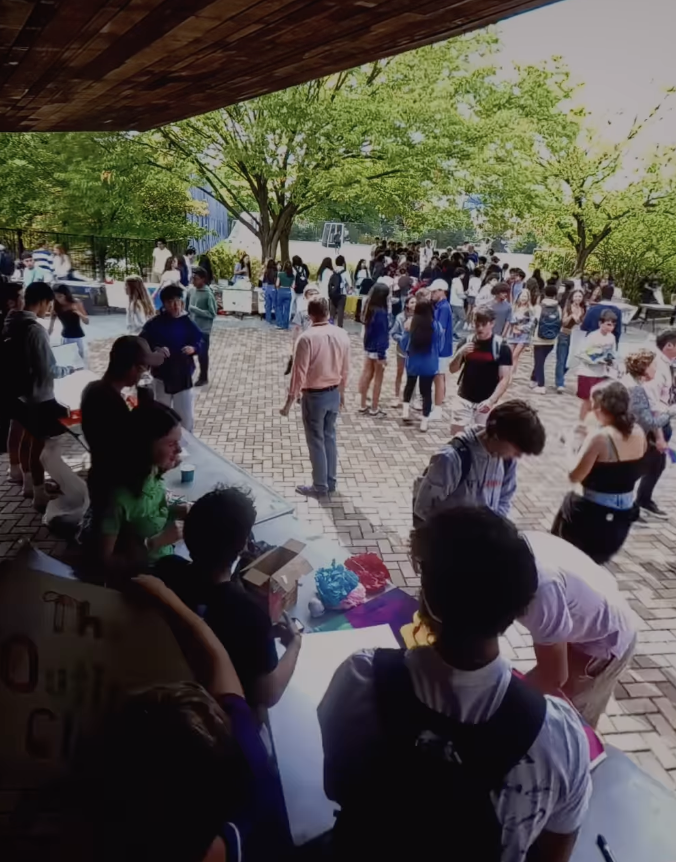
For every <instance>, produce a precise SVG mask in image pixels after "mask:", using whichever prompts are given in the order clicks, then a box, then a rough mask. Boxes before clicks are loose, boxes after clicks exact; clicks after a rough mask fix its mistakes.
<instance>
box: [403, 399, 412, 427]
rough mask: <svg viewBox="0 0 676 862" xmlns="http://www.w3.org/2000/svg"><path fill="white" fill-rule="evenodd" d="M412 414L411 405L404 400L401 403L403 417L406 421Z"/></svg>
mask: <svg viewBox="0 0 676 862" xmlns="http://www.w3.org/2000/svg"><path fill="white" fill-rule="evenodd" d="M410 416H411V405H410V404H407V403H406V402H404V403H403V404H402V405H401V418H402V419H403V420H404V422H408V421H409V420H410Z"/></svg>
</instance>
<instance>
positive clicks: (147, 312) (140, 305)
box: [124, 275, 155, 335]
mask: <svg viewBox="0 0 676 862" xmlns="http://www.w3.org/2000/svg"><path fill="white" fill-rule="evenodd" d="M124 290H125V293H126V294H127V297H128V299H129V305H128V306H127V332H128V333H129V334H130V335H138V334H139V332H140V331H141V330H142V329H143V327H144V326H145V325H146V323H147V322H148V321H149V320H150V318H151V317H155V309H154V308H153V303H152V300H151V299H150V295H149V294H148V290H147V288H146V286H145V284H144V283H143V279H142V278H141V276H140V275H129V276H127V278H125V280H124Z"/></svg>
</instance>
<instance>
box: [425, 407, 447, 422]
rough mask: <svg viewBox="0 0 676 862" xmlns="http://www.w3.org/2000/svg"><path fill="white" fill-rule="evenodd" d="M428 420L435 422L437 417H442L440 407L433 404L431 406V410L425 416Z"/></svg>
mask: <svg viewBox="0 0 676 862" xmlns="http://www.w3.org/2000/svg"><path fill="white" fill-rule="evenodd" d="M427 418H428V420H429V421H430V422H436V421H438V420H439V419H442V418H443V411H442V409H441V407H438V406H435V407H433V408H432V412H431V413H430V415H429V416H428V417H427Z"/></svg>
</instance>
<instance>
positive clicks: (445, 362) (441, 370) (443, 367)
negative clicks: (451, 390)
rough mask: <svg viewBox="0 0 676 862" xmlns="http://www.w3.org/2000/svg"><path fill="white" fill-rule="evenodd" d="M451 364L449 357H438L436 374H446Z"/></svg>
mask: <svg viewBox="0 0 676 862" xmlns="http://www.w3.org/2000/svg"><path fill="white" fill-rule="evenodd" d="M450 364H451V357H450V356H440V357H439V365H438V366H437V374H446V373H447V372H448V366H449V365H450Z"/></svg>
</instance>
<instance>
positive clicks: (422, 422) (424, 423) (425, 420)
mask: <svg viewBox="0 0 676 862" xmlns="http://www.w3.org/2000/svg"><path fill="white" fill-rule="evenodd" d="M427 423H428V418H427V416H423V418H422V419H421V420H420V430H421V431H422V432H423V434H424V433H425V432H426V431H427Z"/></svg>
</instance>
